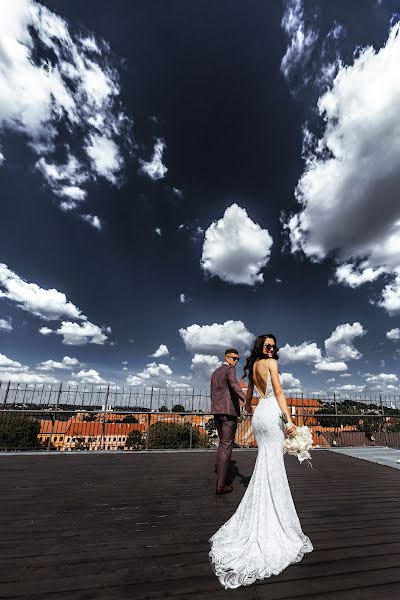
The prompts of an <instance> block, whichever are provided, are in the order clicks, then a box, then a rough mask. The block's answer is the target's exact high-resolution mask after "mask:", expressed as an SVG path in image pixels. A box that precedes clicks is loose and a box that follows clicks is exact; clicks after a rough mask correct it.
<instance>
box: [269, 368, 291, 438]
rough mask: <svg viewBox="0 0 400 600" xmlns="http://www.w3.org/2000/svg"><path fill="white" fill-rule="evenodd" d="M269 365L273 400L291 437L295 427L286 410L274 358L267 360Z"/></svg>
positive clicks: (286, 406)
mask: <svg viewBox="0 0 400 600" xmlns="http://www.w3.org/2000/svg"><path fill="white" fill-rule="evenodd" d="M268 363H269V365H268V366H269V372H270V376H271V383H272V387H273V388H274V394H275V398H276V399H277V401H278V404H279V408H280V409H281V411H282V412H283V414H284V415H286V417H287V420H288V422H287V426H286V431H287V432H288V434H289V435H293V434H294V433H295V432H296V425H295V424H294V423H293V421H292V418H291V416H290V412H289V409H288V405H287V402H286V398H285V394H284V393H283V389H282V386H281V382H280V381H279V373H278V362H277V361H276V360H275V359H274V358H270V359H269V360H268Z"/></svg>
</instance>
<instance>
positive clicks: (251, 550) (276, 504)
mask: <svg viewBox="0 0 400 600" xmlns="http://www.w3.org/2000/svg"><path fill="white" fill-rule="evenodd" d="M257 391H258V393H259V394H260V401H259V403H258V405H257V407H256V409H255V411H254V416H253V430H254V434H255V438H256V441H257V445H258V455H257V460H256V463H255V466H254V471H253V475H252V477H251V480H250V483H249V485H248V487H247V490H246V492H245V494H244V496H243V498H242V501H241V503H240V504H239V506H238V508H237V510H236V512H235V513H234V515H233V516H232V517H231V518H230V519H229V521H227V522H226V523H225V524H224V525H222V527H221V528H220V529H219V530H218V531H217V532H216V533H215V534H214V535H213V536H212V537H211V538H210V540H209V541H210V544H211V551H210V553H209V556H210V560H211V563H212V567H213V570H214V572H215V574H216V576H217V577H218V579H219V581H220V582H221V585H223V587H224V588H225V589H229V588H237V587H239V586H241V585H251V584H252V583H253V582H254V581H255V580H256V579H265V578H266V577H270V576H271V575H278V574H279V573H280V572H281V571H283V570H284V569H285V568H286V567H287V566H288V565H290V564H291V563H296V562H299V561H300V560H301V559H302V558H303V556H304V554H305V553H306V552H312V550H313V546H312V543H311V541H310V539H309V538H308V537H307V536H306V535H304V533H303V532H302V530H301V525H300V521H299V518H298V516H297V512H296V508H295V506H294V503H293V499H292V494H291V492H290V488H289V483H288V480H287V476H286V469H285V465H284V461H283V440H284V435H285V433H284V426H283V423H282V421H281V419H280V418H279V415H280V414H281V410H280V408H279V405H278V401H277V400H276V398H275V394H274V392H273V389H272V385H271V378H270V377H269V378H268V384H267V389H266V392H265V395H264V396H262V395H261V393H260V392H259V390H257Z"/></svg>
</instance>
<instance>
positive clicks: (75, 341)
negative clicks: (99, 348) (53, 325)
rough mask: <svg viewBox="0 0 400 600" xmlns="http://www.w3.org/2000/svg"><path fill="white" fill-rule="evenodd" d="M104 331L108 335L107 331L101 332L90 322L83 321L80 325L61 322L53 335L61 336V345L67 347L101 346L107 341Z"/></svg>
mask: <svg viewBox="0 0 400 600" xmlns="http://www.w3.org/2000/svg"><path fill="white" fill-rule="evenodd" d="M107 329H109V328H107ZM104 331H106V332H108V333H109V331H107V330H102V329H101V328H100V327H99V326H98V325H94V324H93V323H91V322H90V321H84V322H83V323H80V324H78V323H72V322H71V321H63V322H62V323H61V326H60V327H59V328H58V329H56V331H55V333H56V334H57V335H62V336H63V339H62V343H63V344H66V345H67V346H84V345H85V344H100V345H103V344H104V342H105V341H106V340H107V339H108V337H107V335H105V333H104Z"/></svg>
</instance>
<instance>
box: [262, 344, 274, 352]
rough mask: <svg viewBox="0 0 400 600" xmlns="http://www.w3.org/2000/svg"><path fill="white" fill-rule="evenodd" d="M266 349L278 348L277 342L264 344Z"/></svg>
mask: <svg viewBox="0 0 400 600" xmlns="http://www.w3.org/2000/svg"><path fill="white" fill-rule="evenodd" d="M263 348H264V350H268V351H269V350H276V345H275V344H264V346H263Z"/></svg>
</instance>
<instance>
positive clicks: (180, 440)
mask: <svg viewBox="0 0 400 600" xmlns="http://www.w3.org/2000/svg"><path fill="white" fill-rule="evenodd" d="M148 435H149V444H148V446H149V448H189V447H190V436H192V448H201V447H202V448H204V447H207V446H208V436H207V435H202V434H201V433H200V431H199V428H198V427H197V426H194V425H192V424H191V423H163V422H160V423H154V424H153V425H151V427H150V429H149V434H148Z"/></svg>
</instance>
